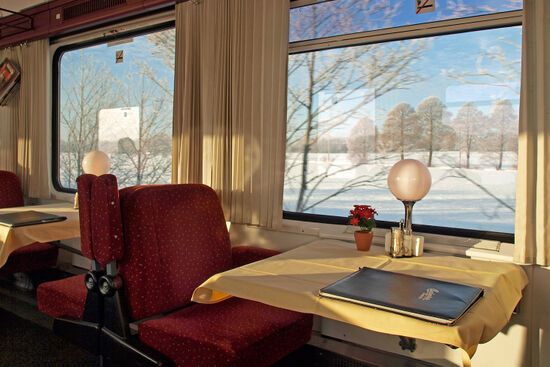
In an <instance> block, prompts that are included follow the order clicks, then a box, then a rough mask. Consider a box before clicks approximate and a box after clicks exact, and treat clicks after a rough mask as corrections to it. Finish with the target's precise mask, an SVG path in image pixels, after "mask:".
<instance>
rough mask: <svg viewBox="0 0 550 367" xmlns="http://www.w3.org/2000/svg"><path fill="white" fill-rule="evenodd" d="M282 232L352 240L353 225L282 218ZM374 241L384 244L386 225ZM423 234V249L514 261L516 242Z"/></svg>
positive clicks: (379, 230)
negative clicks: (514, 243)
mask: <svg viewBox="0 0 550 367" xmlns="http://www.w3.org/2000/svg"><path fill="white" fill-rule="evenodd" d="M279 231H281V232H287V233H293V234H297V233H299V234H303V235H309V236H315V237H317V238H321V239H333V240H341V241H348V242H353V241H354V238H353V229H352V228H351V227H350V226H344V225H338V224H326V223H314V224H312V223H311V222H302V221H295V220H283V225H282V227H281V229H280V230H279ZM373 231H374V238H373V245H377V246H384V242H385V234H386V232H388V230H387V229H383V228H375V229H374V230H373ZM415 233H416V234H419V235H422V236H424V251H426V252H436V253H443V254H447V255H453V256H462V257H469V258H471V259H475V260H487V261H502V262H513V252H514V245H513V244H511V243H504V242H499V241H492V240H483V239H477V238H464V237H453V236H445V235H436V234H429V233H417V232H415Z"/></svg>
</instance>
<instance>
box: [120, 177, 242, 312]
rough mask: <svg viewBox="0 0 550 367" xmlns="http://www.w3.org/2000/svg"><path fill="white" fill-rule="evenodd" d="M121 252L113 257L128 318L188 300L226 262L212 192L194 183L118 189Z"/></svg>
mask: <svg viewBox="0 0 550 367" xmlns="http://www.w3.org/2000/svg"><path fill="white" fill-rule="evenodd" d="M120 202H121V209H122V220H123V225H124V226H123V227H124V238H125V244H126V247H125V253H124V257H123V259H122V261H121V262H120V263H119V272H120V274H121V275H122V278H123V279H124V284H125V292H126V296H127V301H128V306H129V311H130V316H131V318H132V319H133V320H139V319H143V318H146V317H149V316H152V315H158V314H160V313H165V312H169V311H171V310H173V309H175V308H179V307H182V306H184V305H186V304H188V303H189V302H190V298H191V294H192V292H193V290H194V289H195V288H196V287H197V286H198V285H199V284H201V283H202V282H203V281H205V280H206V279H208V278H209V277H210V276H211V275H213V274H215V273H218V272H222V271H225V270H228V269H230V268H231V265H232V259H231V244H230V242H229V233H228V232H227V227H226V225H225V219H224V216H223V211H222V208H221V205H220V202H219V200H218V197H217V195H216V193H215V192H214V191H213V190H212V189H211V188H209V187H208V186H204V185H199V184H187V185H155V186H138V187H131V188H128V189H123V190H121V191H120Z"/></svg>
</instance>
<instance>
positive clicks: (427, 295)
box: [418, 288, 439, 301]
mask: <svg viewBox="0 0 550 367" xmlns="http://www.w3.org/2000/svg"><path fill="white" fill-rule="evenodd" d="M436 293H439V291H438V290H437V289H435V288H428V289H426V290H425V291H424V292H422V293H421V294H420V296H418V299H419V300H421V301H429V300H431V299H432V298H433V296H434V294H436Z"/></svg>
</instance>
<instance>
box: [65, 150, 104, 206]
mask: <svg viewBox="0 0 550 367" xmlns="http://www.w3.org/2000/svg"><path fill="white" fill-rule="evenodd" d="M110 168H111V162H110V161H109V156H108V155H107V154H105V153H104V152H102V151H100V150H92V151H91V152H88V153H86V154H85V155H84V158H83V159H82V170H83V171H84V173H90V174H92V175H96V176H101V175H104V174H106V173H109V169H110ZM74 208H75V209H78V192H77V193H76V195H75V196H74Z"/></svg>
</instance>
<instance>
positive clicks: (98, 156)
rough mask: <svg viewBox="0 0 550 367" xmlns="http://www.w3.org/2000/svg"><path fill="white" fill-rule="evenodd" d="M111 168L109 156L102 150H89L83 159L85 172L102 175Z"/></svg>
mask: <svg viewBox="0 0 550 367" xmlns="http://www.w3.org/2000/svg"><path fill="white" fill-rule="evenodd" d="M110 168H111V162H110V161H109V156H108V155H107V154H105V153H104V152H102V151H100V150H93V151H91V152H88V153H86V155H85V156H84V159H82V169H83V170H84V172H85V173H91V174H92V175H96V176H101V175H104V174H106V173H109V169H110Z"/></svg>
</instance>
